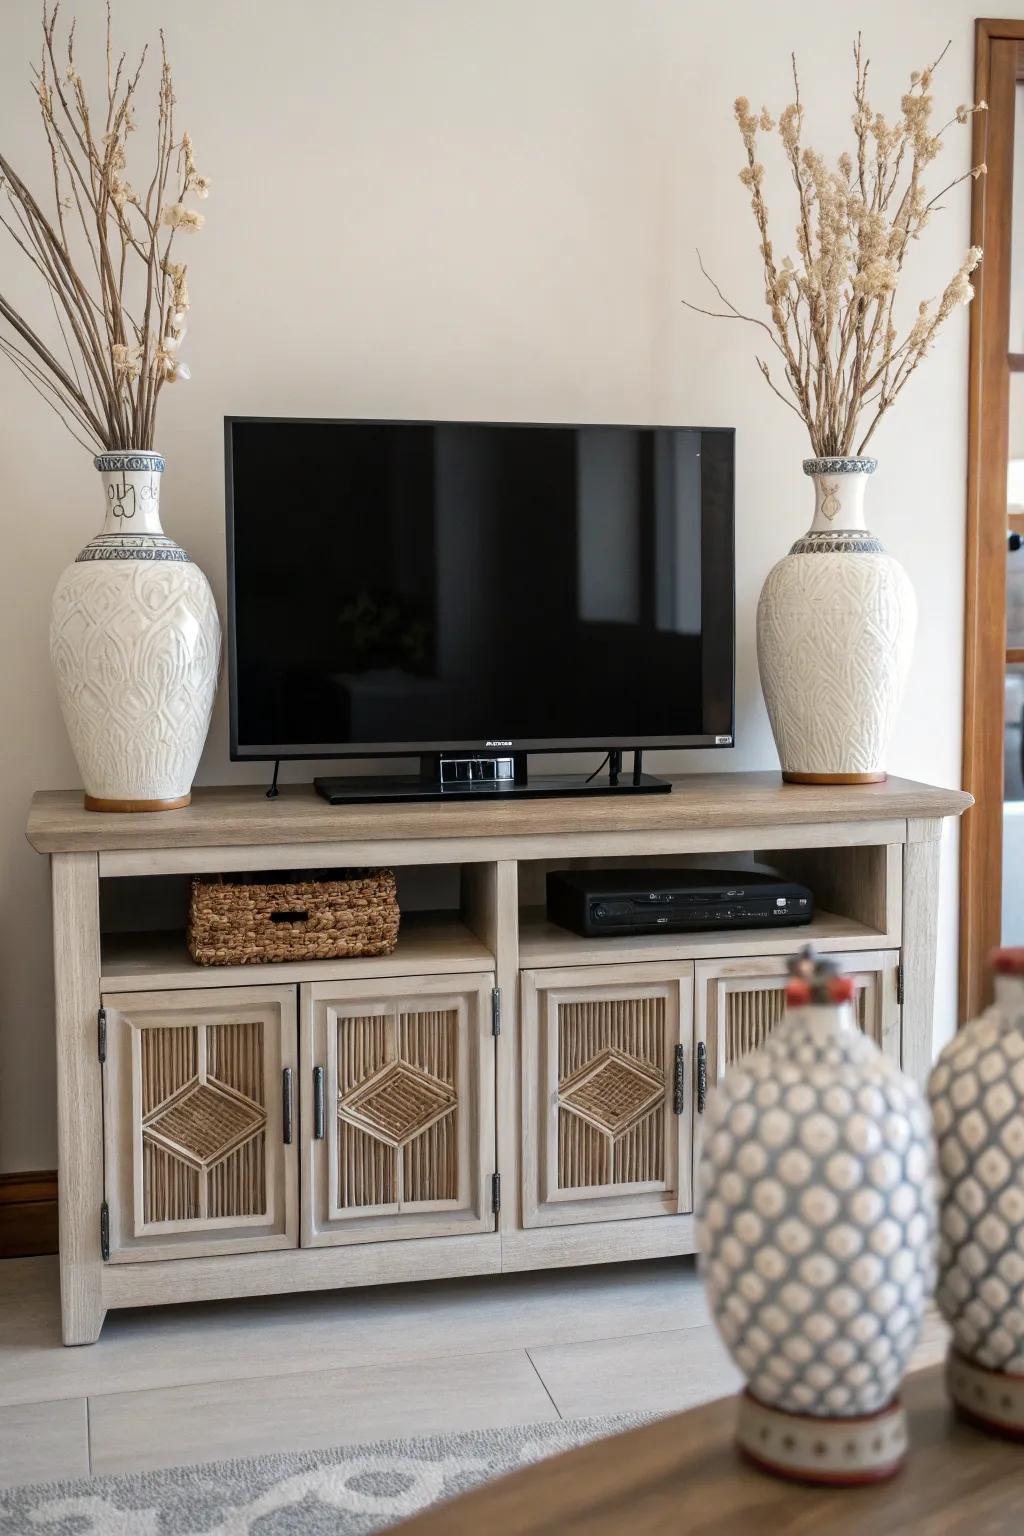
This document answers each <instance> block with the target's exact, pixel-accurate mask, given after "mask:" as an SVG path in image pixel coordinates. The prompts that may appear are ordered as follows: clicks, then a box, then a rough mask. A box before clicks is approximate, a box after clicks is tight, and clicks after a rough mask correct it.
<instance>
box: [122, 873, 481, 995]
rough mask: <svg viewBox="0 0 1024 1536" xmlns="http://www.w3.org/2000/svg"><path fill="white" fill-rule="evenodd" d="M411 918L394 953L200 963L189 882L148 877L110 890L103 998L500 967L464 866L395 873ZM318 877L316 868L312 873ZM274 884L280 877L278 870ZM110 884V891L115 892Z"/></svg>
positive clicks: (406, 919)
mask: <svg viewBox="0 0 1024 1536" xmlns="http://www.w3.org/2000/svg"><path fill="white" fill-rule="evenodd" d="M395 872H396V875H397V877H398V894H399V905H400V907H401V912H402V921H401V926H400V929H399V934H398V943H397V945H396V947H395V949H394V951H393V952H392V953H391V954H390V955H367V956H344V957H339V958H337V959H328V960H287V961H268V962H265V963H257V964H253V965H197V964H196V963H195V961H193V960H192V959H191V958H190V957H189V954H188V950H187V948H186V944H185V927H184V919H185V912H186V909H187V902H188V885H189V882H188V879H187V877H179V876H149V877H139V878H132V879H130V880H116V881H108V882H103V884H102V885H101V919H102V933H101V974H100V987H101V990H102V991H103V992H105V993H106V992H132V991H137V990H153V991H178V990H183V989H186V988H192V987H237V986H255V985H275V984H281V983H297V982H315V981H340V980H346V981H347V980H351V981H370V980H375V979H387V978H388V977H402V976H435V975H437V976H441V975H461V974H469V973H474V972H479V971H491V970H493V969H494V956H493V953H492V951H491V949H490V948H489V947H488V945H487V944H486V943H485V942H484V941H483V940H482V939H480V938H479V937H478V936H477V934H476V933H475V932H474V931H473V928H474V926H479V925H478V924H474V923H473V921H472V915H471V914H472V911H473V903H472V901H471V900H468V899H467V895H466V890H467V886H466V880H465V877H464V871H463V868H462V867H461V866H459V865H438V866H417V867H413V868H403V867H399V868H396V871H395ZM309 873H310V876H311V877H315V874H316V871H315V870H311V871H310V872H309ZM268 878H270V879H272V878H274V875H273V873H270V874H268ZM107 887H111V889H109V890H108V889H107Z"/></svg>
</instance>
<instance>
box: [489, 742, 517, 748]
mask: <svg viewBox="0 0 1024 1536" xmlns="http://www.w3.org/2000/svg"><path fill="white" fill-rule="evenodd" d="M511 745H512V743H511V742H510V741H485V742H484V746H485V747H510V746H511Z"/></svg>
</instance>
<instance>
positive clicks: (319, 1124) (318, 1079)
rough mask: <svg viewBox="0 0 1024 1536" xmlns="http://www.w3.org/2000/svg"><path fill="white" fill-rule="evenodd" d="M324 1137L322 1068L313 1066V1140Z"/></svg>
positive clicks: (320, 1139) (319, 1139)
mask: <svg viewBox="0 0 1024 1536" xmlns="http://www.w3.org/2000/svg"><path fill="white" fill-rule="evenodd" d="M323 1139H324V1069H323V1067H314V1068H313V1140H314V1141H323Z"/></svg>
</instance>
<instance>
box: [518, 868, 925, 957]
mask: <svg viewBox="0 0 1024 1536" xmlns="http://www.w3.org/2000/svg"><path fill="white" fill-rule="evenodd" d="M901 853H902V850H901V848H900V847H899V846H898V845H887V844H878V845H874V846H857V847H849V848H828V849H821V850H817V849H778V850H772V849H767V850H760V849H758V850H752V851H751V852H750V853H748V854H725V855H721V854H719V855H709V856H706V857H701V856H700V855H683V856H677V857H671V856H665V855H654V856H650V857H647V858H635V859H575V860H562V861H558V862H555V861H551V860H529V861H523V862H522V863H521V864H520V866H519V900H520V911H519V962H520V965H521V966H523V967H524V968H531V969H536V968H541V967H545V966H570V965H599V964H614V963H622V964H632V963H643V962H647V961H660V960H664V961H672V960H679V961H685V960H694V959H708V960H715V959H727V958H728V957H730V956H733V955H735V956H748V955H749V956H764V955H787V954H793V953H795V952H796V951H798V950H800V949H801V948H802V947H803V946H804V945H805V944H814V945H815V946H816V947H817V948H819V949H823V950H828V951H830V952H840V953H841V952H843V951H852V952H855V951H860V950H865V949H870V950H876V949H898V948H899V946H900V943H901V939H902V899H903V893H902V861H901ZM755 865H762V866H763V865H769V866H771V867H773V868H775V869H778V870H779V872H780V873H781V874H782V875H784V876H786V877H788V878H789V879H792V880H798V881H801V882H802V883H803V884H805V885H807V886H809V887H810V889H811V891H812V892H813V894H814V899H815V916H814V919H813V921H812V922H810V923H805V924H802V925H800V926H797V927H786V928H739V929H737V928H734V929H730V930H725V931H722V930H717V931H716V930H714V929H702V930H698V931H696V932H692V933H656V934H648V935H642V936H630V935H622V934H614V935H608V936H606V937H601V938H587V937H584V936H582V935H580V934H577V933H573V932H572V931H571V930H570V929H568V928H563V927H561V926H560V925H559V924H556V923H553V922H551V921H550V920H549V919H548V916H547V909H546V904H545V883H546V877H547V873H548V871H549V870H551V869H565V868H587V867H590V868H594V869H608V868H610V867H613V866H619V867H624V868H637V869H643V868H660V869H663V868H665V867H675V868H679V869H680V870H681V871H684V870H685V868H686V867H692V868H707V867H709V866H714V867H721V868H723V869H735V870H740V869H744V868H746V869H750V868H752V867H754V866H755Z"/></svg>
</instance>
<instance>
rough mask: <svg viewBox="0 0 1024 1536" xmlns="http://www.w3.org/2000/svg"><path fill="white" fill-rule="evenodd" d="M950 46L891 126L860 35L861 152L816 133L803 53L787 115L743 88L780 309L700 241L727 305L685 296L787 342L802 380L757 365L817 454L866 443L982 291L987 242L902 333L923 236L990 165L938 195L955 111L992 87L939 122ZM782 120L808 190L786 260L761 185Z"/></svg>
mask: <svg viewBox="0 0 1024 1536" xmlns="http://www.w3.org/2000/svg"><path fill="white" fill-rule="evenodd" d="M948 47H949V44H948V43H947V44H946V48H948ZM946 48H944V49H943V50H942V52H941V53H940V54H939V56H938V58H937V59H936V60H935V61H934V63H933V64H931V65H929V67H928V68H927V69H924V70H920V71H917V70H915V71H914V73H913V74H912V75H911V77H910V88H909V90H908V91H907V92H905V94H904V95H903V97H902V99H901V102H900V116H899V118H898V119H897V121H896V122H895V123H894V124H892V125H891V126H890V124H889V123H888V122H887V121H886V119H885V117H884V116H883V115H882V113H880V112H876V111H875V110H874V109H873V108H872V107H871V105H870V103H869V101H868V98H867V80H868V69H869V61H868V60H867V59H865V58H864V55H863V50H862V47H861V40H860V37H859V35H858V38H857V41H856V43H855V44H854V49H853V58H854V89H853V102H854V112H853V118H852V123H853V131H854V139H855V145H854V153H853V154H852V155H851V154H848V153H844V154H841V155H840V156H839V159H838V162H837V166H836V169H834V170H833V169H830V168H829V167H828V166H827V165H826V163H825V160H824V158H823V157H822V156H821V155H820V154H818V152H817V151H816V150H814V149H811V148H810V147H809V146H807V145H805V144H804V142H803V138H802V133H803V122H804V107H803V103H802V102H801V100H800V80H799V76H798V73H797V66H796V57H795V55H794V56H793V60H792V64H793V87H794V99H793V101H792V102H791V103H790V104H789V105H788V106H787V107H785V108H784V109H783V111H782V113H781V114H780V116H779V120H778V124H777V125H776V123H775V122H774V121H773V119H772V117H771V115H770V114H769V112H768V110H767V108H764V107H763V108H762V109H761V112H760V113H759V114H755V113H754V112H752V111H751V108H750V103H749V102H748V101H747V99H746V97H745V96H740V97H738V98H737V100H736V104H735V115H736V121H737V123H738V125H739V129H740V135H741V137H742V139H743V145H744V149H745V150H746V157H747V163H746V165H745V166H744V167H743V169H742V171H741V172H740V180H741V181H742V182H743V184H744V186H746V187H747V188H748V189H749V191H750V205H751V209H752V211H753V215H754V222H755V224H756V226H757V231H758V237H759V249H760V255H761V261H762V265H763V269H764V296H765V303H766V304H767V306H768V312H769V316H770V321H771V323H770V324H768V323H766V322H765V321H763V320H760V319H758V318H757V317H756V316H753V315H747V314H743V313H742V312H741V311H740V310H738V309H737V308H736V306H735V305H734V304H733V303H731V301H730V300H729V299H727V298H726V297H725V295H724V294H723V293H722V290H721V288H720V287H719V286H718V284H717V283H716V282H714V280H713V279H712V278H710V277H709V275H708V273H707V272H706V271H705V268H704V263H703V261H702V260H701V258H700V253H699V252H698V256H697V259H698V263H699V265H700V270H701V272H702V274H703V275H704V277H705V278H707V280H708V282H710V283H711V286H712V287H713V288H714V290H715V293H716V294H717V295H718V298H719V299H720V301H721V302H722V304H723V305H724V306H725V308H724V310H710V309H704V308H702V307H701V306H700V305H698V304H692V303H690V302H689V301H688V300H684V301H683V302H684V304H686V307H687V308H688V309H692V310H695V311H696V312H697V313H698V314H704V315H711V316H713V317H714V318H715V319H736V320H745V321H747V322H749V323H750V324H756V325H760V326H761V328H762V329H763V330H765V331H767V332H768V335H769V337H770V338H771V341H772V344H773V346H774V347H775V349H776V351H777V352H778V353H779V354H780V356H781V359H782V371H783V376H784V379H785V383H786V386H787V387H788V390H789V394H786V393H784V392H783V390H782V389H780V388H779V387H778V386H777V385H776V383H775V382H774V380H773V379H772V376H771V373H770V371H769V368H768V365H767V363H766V362H765V361H764V360H763V359H762V358H760V357H759V358H758V359H757V365H758V368H759V369H760V371H761V373H762V374H763V375H764V377H765V379H766V381H767V383H768V384H769V386H770V387H771V389H772V390H773V391H774V392H775V394H777V395H778V396H779V398H780V399H781V400H783V401H784V402H785V403H786V404H787V405H789V406H790V407H791V408H792V409H793V410H795V411H796V413H797V415H798V416H799V417H800V418H801V420H802V421H803V422H804V423H805V425H806V427H807V430H808V432H809V434H810V439H811V446H812V449H813V451H814V453H815V454H816V455H818V456H822V457H833V456H836V457H844V456H846V455H849V454H851V453H853V452H856V453H863V451H864V449H865V448H866V447H867V445H868V443H869V442H870V440H871V438H872V436H873V435H874V432H875V430H876V428H877V427H878V424H879V422H880V421H881V419H882V417H883V416H884V415H885V413H886V411H888V410H889V409H890V407H891V406H892V403H893V401H894V400H895V399H896V398H897V397H898V396H899V394H900V393H901V391H902V390H903V389H904V388H905V386H906V384H907V382H908V380H909V379H910V377H911V375H912V374H913V373H914V372H915V370H916V369H917V367H918V366H919V364H920V362H921V360H922V358H924V357H925V356H927V354H928V352H929V351H930V349H931V347H932V344H933V343H934V340H935V336H936V334H937V332H938V330H939V329H940V327H941V326H942V325H943V323H944V322H945V321H946V319H948V317H949V315H950V314H951V313H952V312H953V310H954V309H955V308H956V307H957V306H958V305H959V304H964V303H967V302H969V300H970V299H971V298H972V297H973V293H974V289H973V287H972V285H971V283H970V280H969V279H970V274H971V273H972V272H973V271H974V269H975V267H976V266H977V265H978V262H979V261H980V260H981V251H980V249H979V248H978V247H977V246H972V247H971V248H970V250H969V251H968V252H967V254H966V256H965V257H964V259H963V261H962V262H961V264H960V266H959V268H958V269H957V271H956V272H955V273H954V275H953V277H952V278H951V279H950V281H949V283H947V285H946V287H945V289H944V290H943V292H942V294H941V295H940V297H939V298H938V299H937V300H931V301H925V302H923V303H921V304H919V306H918V310H917V318H916V320H915V321H914V323H913V325H912V326H911V327H910V329H909V330H908V331H907V333H906V335H905V336H904V337H903V339H902V340H900V339H899V334H898V330H897V326H896V320H895V298H896V290H897V286H898V284H899V281H900V278H901V276H902V273H903V266H904V262H905V260H906V257H907V254H908V251H909V249H910V246H911V243H912V242H913V241H915V240H917V239H918V238H919V237H920V234H921V231H922V230H923V229H924V228H925V226H926V224H927V223H928V220H929V218H930V217H931V214H932V213H933V212H934V211H936V210H937V209H938V207H939V206H940V204H939V199H940V198H942V197H944V196H945V194H946V193H947V192H949V191H950V190H951V189H952V188H953V187H956V186H958V185H959V184H960V182H962V181H964V180H966V179H967V177H968V176H973V177H975V178H977V177H978V176H981V175H984V173H985V166H984V165H978V166H974V167H973V168H972V169H971V170H969V171H965V172H964V174H963V175H962V176H957V177H956V178H955V179H954V180H953V181H951V182H949V183H948V185H947V186H946V187H944V188H943V190H942V191H941V192H939V193H938V194H937V195H936V196H935V197H932V198H931V199H929V198H928V197H927V195H926V193H925V190H924V186H923V184H922V174H923V172H924V171H925V169H926V167H927V166H928V165H929V164H930V163H931V162H932V161H933V160H934V159H935V157H936V155H937V154H938V153H939V151H940V150H941V148H942V137H943V134H944V133H945V131H946V129H947V128H949V127H951V126H952V125H953V124H954V123H956V124H965V123H967V122H969V121H970V118H971V116H972V115H973V113H975V112H981V111H984V110H985V102H983V101H981V102H977V103H976V104H975V105H973V106H969V107H968V106H959V107H957V109H956V112H955V113H954V115H953V116H952V117H951V118H950V120H949V122H948V123H946V124H945V126H944V127H943V128H941V129H939V131H938V132H937V133H935V132H933V131H932V129H931V127H930V120H931V115H932V109H933V105H934V102H933V97H932V94H931V83H932V77H933V75H934V72H935V70H936V68H937V67H938V65H939V64H940V63H941V61H942V59H943V57H944V56H945V53H946ZM776 127H777V130H778V135H779V139H780V140H781V143H782V148H783V153H784V155H785V158H786V162H787V164H788V167H789V172H790V177H791V180H792V183H793V187H794V190H795V193H796V202H797V227H796V251H797V257H796V260H794V259H793V258H792V257H789V256H786V257H785V258H784V259H783V260H782V262H781V263H779V262H777V261H776V258H775V254H774V249H773V245H772V240H771V236H770V232H769V219H768V206H767V204H766V202H765V199H764V194H763V191H762V187H763V182H764V174H765V172H764V166H763V165H762V164H761V163H760V161H759V160H758V134H759V133H771V132H773V131H775V129H776ZM791 397H792V398H791ZM869 407H873V409H869ZM855 443H856V444H857V447H856V449H854V444H855Z"/></svg>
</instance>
